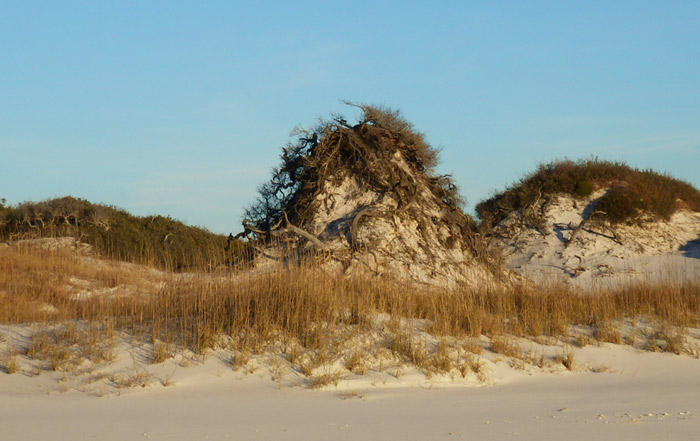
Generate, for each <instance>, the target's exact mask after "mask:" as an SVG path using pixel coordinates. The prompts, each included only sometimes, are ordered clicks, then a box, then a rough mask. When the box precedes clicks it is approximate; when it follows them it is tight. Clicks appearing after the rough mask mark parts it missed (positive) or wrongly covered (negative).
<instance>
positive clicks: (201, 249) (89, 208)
mask: <svg viewBox="0 0 700 441" xmlns="http://www.w3.org/2000/svg"><path fill="white" fill-rule="evenodd" d="M46 237H74V238H76V239H78V240H79V241H81V242H83V243H86V244H89V245H92V247H93V249H94V250H95V251H96V252H97V253H99V254H100V255H102V256H105V257H110V258H115V259H120V260H125V261H129V262H138V263H146V264H153V265H155V266H158V267H160V268H168V269H175V270H184V269H191V268H194V267H198V268H203V267H216V266H219V265H223V264H224V263H225V262H226V260H227V259H230V258H231V256H232V255H233V256H235V255H237V254H239V253H242V252H243V245H242V244H241V243H240V242H238V241H235V242H230V243H229V242H227V239H226V236H222V235H218V234H214V233H211V232H209V231H207V230H206V229H203V228H198V227H191V226H187V225H185V224H183V223H182V222H179V221H177V220H174V219H172V218H170V217H164V216H143V217H140V216H134V215H132V214H130V213H127V212H126V211H124V210H121V209H118V208H115V207H111V206H106V205H100V204H93V203H90V202H88V201H86V200H83V199H77V198H74V197H70V196H67V197H62V198H56V199H50V200H46V201H42V202H25V203H22V204H19V205H16V206H5V205H0V241H10V242H13V241H18V240H27V239H37V238H46ZM227 245H228V246H227Z"/></svg>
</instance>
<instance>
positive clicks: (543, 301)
mask: <svg viewBox="0 0 700 441" xmlns="http://www.w3.org/2000/svg"><path fill="white" fill-rule="evenodd" d="M0 253H2V255H1V256H0V257H1V259H0V297H2V301H0V323H10V324H12V323H29V322H31V323H35V325H34V326H35V327H36V331H35V332H34V334H33V336H32V337H31V342H29V343H28V344H27V346H26V348H25V350H26V353H25V354H24V355H26V356H27V358H28V359H30V360H40V361H41V362H42V368H43V369H47V370H59V371H72V370H74V369H76V368H77V366H79V365H80V364H82V363H84V362H85V361H87V362H90V363H92V364H99V363H108V362H109V361H110V360H111V359H112V358H113V357H114V346H115V341H116V337H115V336H116V335H117V334H119V335H129V336H131V338H133V339H136V340H137V341H140V342H144V343H147V342H155V343H154V344H153V353H152V361H153V362H156V363H158V362H161V361H164V360H166V359H167V358H169V357H170V356H172V355H173V354H174V353H175V352H177V351H178V350H191V351H193V352H194V353H195V354H200V355H201V354H204V353H205V352H206V351H208V350H211V349H217V348H221V346H220V345H221V341H222V340H221V336H227V337H226V338H227V341H228V343H226V348H225V349H227V350H230V351H231V352H232V353H233V354H234V355H233V358H232V364H233V367H234V368H236V369H240V368H242V367H244V366H246V365H247V364H248V362H249V360H250V359H251V357H253V356H257V355H262V354H266V353H267V354H270V353H273V354H274V353H277V354H282V355H283V357H284V358H286V361H285V363H286V362H289V364H290V365H291V369H294V370H296V371H299V372H302V373H303V374H304V375H305V376H306V377H307V378H308V379H309V381H310V382H311V385H312V386H314V387H321V386H323V385H325V384H333V383H334V382H336V380H337V378H339V377H338V375H336V372H335V371H333V372H330V373H329V372H323V373H320V374H319V372H318V371H319V370H323V369H324V366H331V365H333V363H336V362H337V363H339V364H340V366H344V368H345V369H347V371H345V372H348V371H351V372H353V373H355V374H359V375H362V374H364V373H366V372H368V371H370V370H373V371H378V372H383V371H384V370H385V369H394V370H397V369H400V368H401V366H402V365H406V364H407V365H413V366H415V367H417V368H418V369H419V370H421V371H423V372H424V373H425V374H426V375H437V374H449V373H452V374H453V375H461V376H462V377H466V376H467V375H468V374H470V373H474V374H475V375H476V376H477V378H479V379H480V380H482V381H485V380H484V379H485V373H484V368H483V363H481V362H480V361H479V359H478V358H477V357H476V356H475V355H474V354H479V353H481V351H482V350H483V348H482V346H481V345H480V344H479V342H478V338H479V337H480V336H483V335H488V336H490V339H491V340H490V341H491V343H490V348H491V350H492V351H494V352H497V353H500V354H503V355H504V356H507V357H510V358H512V359H516V360H523V362H527V363H532V364H535V365H537V362H536V361H533V360H534V359H532V357H528V356H527V355H526V354H524V353H523V351H522V349H521V347H520V346H519V345H518V344H516V343H514V339H515V338H516V337H524V338H529V339H538V338H553V339H555V340H561V341H567V342H574V343H575V342H577V341H578V345H579V346H585V345H587V344H591V343H592V342H593V341H596V340H597V341H606V342H612V343H621V342H622V341H623V336H622V332H621V330H620V325H619V324H620V323H624V322H625V320H626V319H635V320H637V319H640V318H641V319H644V321H645V322H647V323H656V324H658V325H657V327H658V329H659V330H660V331H658V332H654V333H651V334H649V335H648V337H644V336H642V337H640V338H647V347H648V348H649V349H650V350H664V351H668V352H672V353H684V352H687V353H691V354H692V353H693V349H692V347H691V346H690V345H689V344H686V343H685V339H684V333H683V330H684V329H686V328H688V327H695V326H697V325H698V323H699V322H700V285H698V284H687V285H681V284H675V285H666V286H646V285H645V286H636V287H628V288H624V289H620V290H616V291H609V292H601V293H595V294H590V293H578V292H575V291H572V290H571V289H569V288H564V287H550V288H546V289H540V290H533V289H531V288H527V287H519V286H515V287H509V288H503V287H496V286H494V287H491V288H485V289H481V290H459V291H439V290H428V289H423V288H420V287H411V286H407V285H405V284H398V283H394V282H392V281H390V280H378V279H362V278H351V277H334V276H329V275H328V274H326V273H323V272H321V271H318V270H315V269H313V268H309V267H305V266H301V267H293V268H291V267H290V268H287V269H278V270H275V271H270V272H267V273H258V274H255V275H253V274H247V275H246V274H234V273H222V274H218V275H212V274H205V273H199V274H192V275H191V276H188V277H174V276H172V275H167V274H166V275H163V276H159V278H158V282H159V285H155V284H153V283H151V282H153V280H152V279H150V278H149V277H151V276H147V275H146V274H147V272H138V271H136V270H134V271H136V272H132V273H127V274H124V273H122V272H121V271H124V270H123V269H118V270H117V269H114V268H112V269H110V266H109V264H101V265H95V264H94V263H90V262H84V261H81V260H79V259H77V258H76V257H75V256H72V255H70V254H65V253H62V252H48V251H42V250H30V249H25V250H16V249H12V248H9V247H6V248H3V249H0ZM72 278H79V279H80V280H85V281H87V282H88V283H89V284H90V285H91V286H97V287H100V286H105V285H106V284H110V285H115V284H116V285H117V287H118V289H117V291H115V292H114V293H112V294H109V295H93V296H86V297H76V296H74V295H71V283H70V281H71V279H72ZM129 284H131V285H133V284H136V285H139V286H141V287H142V288H143V289H145V287H148V286H150V290H148V291H147V292H145V293H144V292H143V289H142V290H141V291H133V290H129V289H128V286H130V285H129ZM122 286H123V288H119V287H122ZM129 293H135V294H129ZM378 317H385V318H386V319H382V320H379V321H378ZM418 324H420V333H421V335H422V336H417V334H416V332H417V331H416V329H417V328H416V327H417V326H418ZM576 327H578V328H585V329H586V330H588V331H587V333H586V334H585V336H584V335H580V336H573V337H572V336H571V335H570V334H571V332H572V329H575V328H576ZM431 339H432V340H431ZM348 342H354V343H348ZM644 343H645V342H643V341H640V342H639V345H638V347H644ZM531 359H532V360H531ZM10 360H11V359H10V358H7V357H6V361H4V367H5V370H6V371H9V370H10V369H9V368H8V362H9V361H10ZM560 362H561V364H563V365H564V366H565V367H566V368H567V369H572V368H573V365H574V363H573V350H571V349H569V351H568V352H566V353H564V354H563V355H562V357H561V359H560ZM387 372H389V371H387ZM391 372H393V371H391ZM142 377H143V375H139V372H136V371H135V373H134V375H127V376H123V377H120V378H114V380H113V382H114V384H116V385H117V386H118V387H132V386H133V385H134V384H136V385H140V384H144V383H147V382H146V381H145V380H144V379H143V378H142ZM142 380H144V381H142Z"/></svg>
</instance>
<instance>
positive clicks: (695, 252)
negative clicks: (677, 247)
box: [681, 237, 700, 259]
mask: <svg viewBox="0 0 700 441" xmlns="http://www.w3.org/2000/svg"><path fill="white" fill-rule="evenodd" d="M681 251H683V255H684V256H685V257H690V258H691V259H700V237H699V238H697V239H695V240H691V241H690V242H688V243H687V244H685V245H683V246H682V247H681Z"/></svg>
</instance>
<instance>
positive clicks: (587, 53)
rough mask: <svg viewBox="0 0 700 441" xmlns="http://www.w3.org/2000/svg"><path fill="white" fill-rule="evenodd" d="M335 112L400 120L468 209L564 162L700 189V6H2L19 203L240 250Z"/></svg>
mask: <svg viewBox="0 0 700 441" xmlns="http://www.w3.org/2000/svg"><path fill="white" fill-rule="evenodd" d="M280 4H283V5H280ZM341 99H343V100H350V101H354V102H361V103H370V104H379V105H386V106H389V107H392V108H398V109H400V110H401V111H402V112H403V114H404V116H405V117H406V119H408V120H409V121H411V122H412V123H413V124H414V125H415V127H416V128H417V129H418V130H420V131H422V132H424V133H425V134H426V136H427V139H428V141H429V142H430V143H431V144H432V145H433V146H435V147H439V148H441V149H442V154H441V159H442V162H441V165H440V166H439V168H438V171H439V172H441V173H449V174H452V175H453V177H454V179H455V181H456V182H457V184H458V185H459V186H460V188H461V193H462V195H463V196H465V197H466V199H467V201H468V206H467V208H468V209H471V208H472V207H473V205H474V204H475V203H476V202H478V201H480V200H482V199H484V198H486V197H488V196H489V195H490V194H491V192H493V191H495V190H502V189H503V188H505V186H507V185H509V184H510V183H512V182H513V181H515V180H517V179H519V178H520V177H522V176H523V175H524V174H526V173H529V172H531V171H533V170H534V169H535V167H536V166H537V165H538V164H539V163H542V162H548V161H551V160H554V159H561V158H564V157H566V158H571V159H579V158H590V157H591V156H597V157H599V158H601V159H609V160H622V161H625V162H627V163H628V164H630V165H632V166H634V167H639V168H653V169H655V170H658V171H661V172H668V173H670V174H672V175H674V176H676V177H678V178H680V179H683V180H686V181H688V182H690V183H692V184H693V185H695V186H696V187H700V173H699V172H698V170H700V2H697V1H690V0H689V1H667V2H658V1H587V2H573V1H548V2H545V1H528V2H521V1H510V2H506V1H493V2H477V1H442V2H423V1H421V2H418V1H396V2H395V1H373V2H365V1H354V2H332V1H297V2H279V1H257V2H239V1H202V2H178V1H112V2H107V1H87V0H86V1H60V2H59V1H55V2H54V1H48V0H47V1H41V2H39V1H31V0H28V1H22V2H16V1H4V0H0V168H1V171H0V197H3V198H6V199H7V201H8V203H12V204H16V203H19V202H22V201H26V200H33V201H38V200H43V199H47V198H52V197H56V196H64V195H73V196H75V197H81V198H85V199H88V200H90V201H92V202H98V203H105V204H109V205H115V206H117V207H120V208H123V209H126V210H128V211H130V212H132V213H134V214H139V215H146V214H162V215H170V216H172V217H174V218H177V219H180V220H183V221H185V222H187V223H189V224H192V225H199V226H204V227H207V228H209V229H210V230H212V231H215V232H219V233H228V232H230V231H232V232H234V233H235V232H237V231H240V229H241V228H240V220H241V216H242V210H243V208H244V207H245V206H246V205H247V204H248V203H250V202H251V201H252V200H253V199H254V198H255V194H256V187H257V186H258V185H260V184H261V183H263V182H264V181H265V180H267V179H268V178H269V171H270V168H272V167H273V166H275V165H277V163H278V156H279V153H280V148H281V147H282V146H283V145H285V144H286V143H287V142H288V141H289V140H290V137H289V133H290V131H291V130H292V129H293V128H294V127H295V126H298V125H301V126H312V125H314V123H315V122H316V121H317V119H318V118H319V117H326V116H328V115H329V114H331V113H335V112H339V113H342V114H345V115H346V116H347V117H348V119H349V120H354V118H355V117H356V116H358V115H357V111H356V109H354V108H351V107H347V106H345V105H343V104H342V103H340V100H341Z"/></svg>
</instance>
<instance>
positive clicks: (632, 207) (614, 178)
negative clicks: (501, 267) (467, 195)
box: [476, 159, 700, 229]
mask: <svg viewBox="0 0 700 441" xmlns="http://www.w3.org/2000/svg"><path fill="white" fill-rule="evenodd" d="M600 189H606V190H607V191H606V192H605V194H604V195H603V196H602V197H601V198H600V200H599V201H598V202H597V204H596V206H595V209H596V212H597V213H596V214H597V215H598V216H599V217H600V218H604V219H607V220H608V221H610V222H612V223H622V222H632V223H638V222H643V221H644V220H650V219H651V220H653V219H664V220H668V219H669V218H670V217H671V215H672V214H673V213H675V212H676V211H677V210H679V209H688V210H692V211H700V191H698V190H697V189H696V188H694V187H693V186H692V185H690V184H689V183H687V182H684V181H680V180H678V179H674V178H673V177H671V176H669V175H666V174H661V173H657V172H655V171H652V170H637V169H634V168H632V167H629V166H628V165H626V164H624V163H621V162H609V161H602V160H598V159H590V160H582V161H569V160H564V161H555V162H550V163H548V164H543V165H540V167H539V168H538V169H537V170H536V171H535V172H534V173H532V174H530V175H527V176H525V177H524V178H522V179H521V180H520V181H518V182H516V183H515V184H513V185H512V186H511V187H510V188H508V189H507V190H505V191H503V192H501V193H498V194H496V195H495V196H493V197H491V198H490V199H488V200H486V201H483V202H481V203H479V204H478V205H477V206H476V211H477V213H478V215H479V217H480V218H481V221H482V226H483V227H485V228H487V229H488V228H491V227H493V226H494V225H496V224H498V223H499V222H501V221H502V220H503V219H505V218H506V217H508V215H509V214H510V213H513V212H516V211H524V210H526V209H529V208H531V207H535V208H536V206H537V205H538V204H541V203H542V202H543V201H545V200H546V199H547V198H549V197H551V196H552V195H557V194H564V195H569V196H573V197H577V198H585V197H588V196H590V195H591V194H592V193H593V192H595V191H596V190H600Z"/></svg>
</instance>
